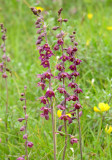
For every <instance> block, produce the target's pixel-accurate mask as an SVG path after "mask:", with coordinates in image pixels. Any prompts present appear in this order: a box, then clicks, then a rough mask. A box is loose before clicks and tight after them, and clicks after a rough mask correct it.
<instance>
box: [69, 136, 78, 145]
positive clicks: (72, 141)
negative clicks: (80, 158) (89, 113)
mask: <svg viewBox="0 0 112 160" xmlns="http://www.w3.org/2000/svg"><path fill="white" fill-rule="evenodd" d="M77 142H78V139H77V138H71V140H70V143H71V144H72V145H73V144H74V143H77Z"/></svg>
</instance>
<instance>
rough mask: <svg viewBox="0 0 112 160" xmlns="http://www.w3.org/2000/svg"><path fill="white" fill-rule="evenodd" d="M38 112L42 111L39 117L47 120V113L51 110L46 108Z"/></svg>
mask: <svg viewBox="0 0 112 160" xmlns="http://www.w3.org/2000/svg"><path fill="white" fill-rule="evenodd" d="M40 110H41V111H43V113H41V115H40V116H41V117H45V119H46V120H48V119H49V115H48V113H49V112H51V109H50V108H47V107H42V108H41V109H40Z"/></svg>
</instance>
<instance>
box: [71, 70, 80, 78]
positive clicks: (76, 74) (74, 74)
mask: <svg viewBox="0 0 112 160" xmlns="http://www.w3.org/2000/svg"><path fill="white" fill-rule="evenodd" d="M78 75H79V73H78V72H76V71H75V72H73V73H72V74H71V76H74V77H77V76H78Z"/></svg>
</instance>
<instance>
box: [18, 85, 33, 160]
mask: <svg viewBox="0 0 112 160" xmlns="http://www.w3.org/2000/svg"><path fill="white" fill-rule="evenodd" d="M26 88H27V87H26V86H24V92H23V93H21V98H20V101H24V106H23V110H24V114H25V117H24V118H19V119H18V121H19V122H22V121H25V124H24V126H22V127H21V128H20V131H21V132H22V131H25V134H24V135H23V139H25V155H23V156H22V157H19V158H17V160H25V157H26V160H29V157H28V149H27V147H29V148H32V147H33V143H32V142H29V141H28V134H27V121H28V115H27V113H26V109H27V105H26V92H25V91H26Z"/></svg>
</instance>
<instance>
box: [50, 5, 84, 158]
mask: <svg viewBox="0 0 112 160" xmlns="http://www.w3.org/2000/svg"><path fill="white" fill-rule="evenodd" d="M62 10H63V9H62V8H61V9H60V10H59V11H58V16H59V18H58V22H59V23H60V24H59V26H55V27H53V30H57V29H58V28H60V33H59V34H57V35H56V38H57V39H58V40H57V44H55V46H54V50H55V51H58V50H59V51H60V52H61V53H62V56H61V57H60V58H59V60H61V62H60V63H59V64H57V65H56V69H57V70H58V71H60V72H59V73H58V76H57V77H56V78H57V79H58V80H59V81H62V86H61V87H59V88H58V89H57V90H58V91H59V93H61V94H63V95H64V99H63V100H62V102H61V103H60V104H59V105H58V106H57V107H58V109H60V110H58V116H59V119H61V120H63V121H64V125H61V126H59V128H58V131H61V130H62V128H63V126H64V129H65V134H64V133H63V132H61V133H60V135H65V145H64V151H63V157H62V160H64V159H65V153H66V148H67V137H68V135H69V136H70V143H71V144H73V143H77V142H78V140H77V138H75V137H74V136H72V135H70V134H68V133H67V120H68V122H69V124H70V123H72V121H73V120H74V119H77V120H78V125H79V139H80V149H81V159H82V147H81V131H80V121H79V116H81V114H82V112H79V109H80V108H81V105H80V103H79V98H78V94H79V93H80V92H82V90H81V89H80V88H79V87H78V84H77V83H75V81H76V77H77V76H78V75H79V73H78V72H77V65H79V64H80V63H81V62H82V61H81V60H80V59H78V58H76V57H75V56H76V52H77V47H76V46H77V45H78V43H77V42H75V32H73V35H70V39H71V42H72V43H73V45H74V46H73V48H72V47H71V46H69V47H68V48H64V47H65V43H64V37H65V33H64V32H63V31H62V23H63V22H67V21H68V20H67V19H62V17H61V12H62ZM67 61H69V62H70V63H72V64H71V65H70V66H69V68H67V64H66V62H67ZM67 69H70V70H71V71H72V73H70V71H68V73H67V72H66V70H67ZM66 79H68V80H70V81H71V82H70V83H69V84H68V86H66V87H65V85H66V83H65V80H66ZM67 87H70V88H72V89H74V88H75V90H74V94H73V95H70V94H69V93H68V92H67ZM68 101H72V102H73V103H74V102H76V101H77V102H76V103H75V104H72V105H71V107H73V109H72V110H69V108H71V107H68V104H67V102H68ZM76 110H78V111H77V112H78V117H76V116H75V115H76V112H75V111H76ZM57 133H59V132H57Z"/></svg>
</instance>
